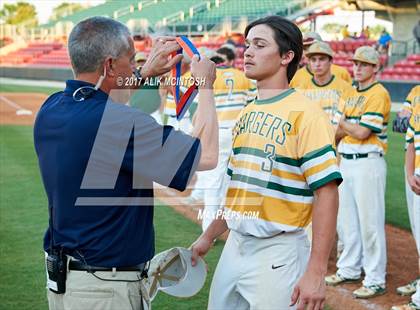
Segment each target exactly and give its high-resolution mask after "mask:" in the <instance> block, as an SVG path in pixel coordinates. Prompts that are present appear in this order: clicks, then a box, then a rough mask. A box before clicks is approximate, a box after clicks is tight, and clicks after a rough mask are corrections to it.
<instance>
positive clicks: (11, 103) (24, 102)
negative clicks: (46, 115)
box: [0, 92, 48, 125]
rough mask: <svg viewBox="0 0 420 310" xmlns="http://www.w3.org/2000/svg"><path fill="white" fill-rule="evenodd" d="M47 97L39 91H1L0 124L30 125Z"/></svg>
mask: <svg viewBox="0 0 420 310" xmlns="http://www.w3.org/2000/svg"><path fill="white" fill-rule="evenodd" d="M47 97H48V95H45V94H40V93H4V92H1V93H0V125H32V124H33V123H34V120H35V116H36V113H37V112H38V110H39V108H40V106H41V105H42V103H43V102H44V101H45V99H46V98H47ZM29 112H30V113H29Z"/></svg>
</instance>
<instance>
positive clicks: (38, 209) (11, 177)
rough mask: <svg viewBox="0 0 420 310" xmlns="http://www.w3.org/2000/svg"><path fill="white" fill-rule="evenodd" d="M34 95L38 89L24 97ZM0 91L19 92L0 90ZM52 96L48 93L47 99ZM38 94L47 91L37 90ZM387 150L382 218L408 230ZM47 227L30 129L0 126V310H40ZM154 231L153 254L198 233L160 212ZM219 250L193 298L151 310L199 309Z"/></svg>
mask: <svg viewBox="0 0 420 310" xmlns="http://www.w3.org/2000/svg"><path fill="white" fill-rule="evenodd" d="M25 90H28V89H25ZM36 90H39V88H30V90H28V91H36ZM0 91H17V92H22V91H24V90H22V88H21V87H8V86H6V87H5V86H4V85H0ZM39 91H41V90H39ZM54 91H56V90H54V89H49V91H48V93H51V92H54ZM42 92H47V90H45V88H43V89H42ZM392 117H394V115H393V116H392ZM389 145H390V147H389V153H388V155H387V163H388V181H387V193H386V204H387V205H386V218H387V222H388V223H391V224H393V225H396V226H399V227H402V228H406V229H408V228H409V223H408V214H407V208H406V204H405V192H404V177H403V161H404V152H403V146H404V142H403V136H402V135H397V134H394V133H392V132H391V131H389ZM47 224H48V214H47V201H46V196H45V192H44V189H43V185H42V183H41V179H40V174H39V170H38V165H37V160H36V156H35V152H34V148H33V138H32V127H30V126H0V261H1V264H0V274H1V276H0V300H1V302H0V309H19V310H20V309H46V297H45V274H44V266H43V251H42V237H43V234H44V230H45V228H46V227H47ZM155 227H156V242H157V244H156V247H157V251H161V250H163V249H167V248H170V247H173V246H185V247H188V246H189V245H190V244H191V242H192V241H194V239H195V238H196V237H197V236H198V235H199V234H200V227H198V226H197V225H196V224H193V223H191V222H190V221H189V220H187V219H185V218H183V217H182V216H180V215H179V214H177V213H175V212H174V211H173V210H172V209H170V208H168V207H165V206H157V207H156V212H155ZM222 247H223V243H222V242H219V243H218V244H217V245H216V246H215V248H214V249H213V251H212V252H211V253H210V254H209V255H208V257H207V262H208V264H209V271H210V274H209V276H208V277H207V282H206V286H205V287H204V289H203V290H202V291H201V292H200V293H199V294H198V295H197V296H195V297H194V298H190V299H185V300H180V299H176V298H173V297H169V296H166V295H164V294H159V296H158V297H157V299H156V300H155V301H154V303H153V305H154V307H155V308H156V309H205V308H206V304H207V298H208V291H209V284H210V281H211V277H212V273H213V271H214V269H215V266H216V263H217V259H218V257H219V255H220V253H221V249H222Z"/></svg>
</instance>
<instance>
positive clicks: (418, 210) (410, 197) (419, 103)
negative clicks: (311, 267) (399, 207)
mask: <svg viewBox="0 0 420 310" xmlns="http://www.w3.org/2000/svg"><path fill="white" fill-rule="evenodd" d="M399 114H400V115H403V116H408V117H410V116H411V118H410V125H409V127H408V130H407V135H406V140H407V153H406V154H407V158H406V168H405V171H406V182H405V192H406V199H407V207H408V215H409V218H410V224H411V231H412V232H413V236H414V239H415V241H416V245H417V251H420V224H419V223H420V205H419V203H418V199H417V197H418V195H417V194H416V193H415V192H413V190H412V187H413V185H414V186H415V184H416V183H415V182H413V181H417V180H418V177H417V176H415V175H414V174H413V172H412V168H411V167H410V165H408V162H409V159H410V158H408V156H409V155H411V159H410V162H411V161H412V158H413V157H414V155H413V152H415V151H414V150H413V145H414V146H415V144H416V142H415V141H414V140H413V137H414V136H415V132H416V131H419V129H418V122H416V120H418V118H419V116H418V115H419V114H420V86H419V85H418V86H415V87H414V88H413V89H412V90H411V91H410V93H409V94H408V96H407V98H406V100H405V102H404V105H403V108H402V110H401V111H400V112H399ZM415 126H417V127H415ZM415 128H417V129H415ZM413 142H414V144H413ZM417 157H418V156H416V161H417V160H418V159H417ZM415 166H416V167H417V165H415ZM409 168H410V169H409ZM409 170H410V172H409ZM408 172H409V173H408ZM413 175H414V176H413ZM409 176H411V184H410V177H409ZM416 203H417V204H416ZM419 256H420V252H419ZM419 268H420V261H419ZM419 285H420V279H419V278H417V279H416V280H414V281H412V282H410V283H408V284H407V285H404V286H400V287H398V288H397V294H399V295H403V296H409V295H411V294H414V293H415V295H413V296H412V303H411V304H409V305H405V307H406V308H404V306H399V307H394V308H393V309H394V310H405V309H409V310H411V309H420V293H418V292H419V288H418V286H419ZM410 307H411V308H410ZM416 307H417V308H416Z"/></svg>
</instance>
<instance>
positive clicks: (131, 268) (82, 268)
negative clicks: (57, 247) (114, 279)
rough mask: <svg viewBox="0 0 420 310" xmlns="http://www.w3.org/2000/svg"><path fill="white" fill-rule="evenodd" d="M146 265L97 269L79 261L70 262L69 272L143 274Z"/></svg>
mask: <svg viewBox="0 0 420 310" xmlns="http://www.w3.org/2000/svg"><path fill="white" fill-rule="evenodd" d="M145 265H146V264H145V263H143V264H139V265H136V266H128V267H115V268H114V269H113V268H111V267H97V266H89V265H86V264H84V263H83V262H81V261H79V260H70V262H69V270H79V271H88V272H95V271H113V270H115V271H139V272H142V271H143V270H144V269H145V268H144V267H145Z"/></svg>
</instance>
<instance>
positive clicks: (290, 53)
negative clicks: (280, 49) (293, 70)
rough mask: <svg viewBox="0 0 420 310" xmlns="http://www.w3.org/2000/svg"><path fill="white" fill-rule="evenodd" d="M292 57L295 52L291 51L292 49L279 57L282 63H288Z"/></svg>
mask: <svg viewBox="0 0 420 310" xmlns="http://www.w3.org/2000/svg"><path fill="white" fill-rule="evenodd" d="M294 57H295V52H294V51H292V50H289V51H287V52H286V53H284V54H283V56H282V57H281V64H282V65H288V64H289V63H290V62H291V61H292V60H293V58H294Z"/></svg>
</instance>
